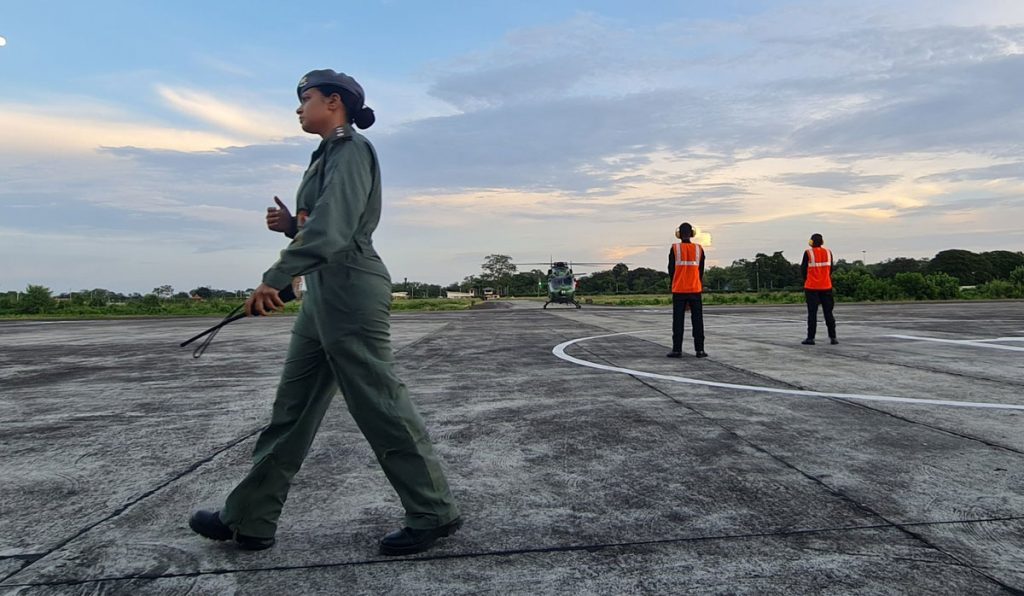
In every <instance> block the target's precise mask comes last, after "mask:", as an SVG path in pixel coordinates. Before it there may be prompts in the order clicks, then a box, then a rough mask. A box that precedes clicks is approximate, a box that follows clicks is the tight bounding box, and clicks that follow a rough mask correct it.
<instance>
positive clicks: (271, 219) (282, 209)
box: [267, 197, 295, 235]
mask: <svg viewBox="0 0 1024 596" xmlns="http://www.w3.org/2000/svg"><path fill="white" fill-rule="evenodd" d="M274 202H275V203H277V207H267V229H268V230H270V231H272V232H281V233H282V234H285V235H288V234H291V233H293V232H294V231H295V218H294V217H292V213H291V211H288V207H287V206H286V205H285V204H284V203H282V202H281V199H279V198H277V197H274Z"/></svg>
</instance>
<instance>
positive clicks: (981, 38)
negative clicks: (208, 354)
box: [0, 0, 1024, 281]
mask: <svg viewBox="0 0 1024 596" xmlns="http://www.w3.org/2000/svg"><path fill="white" fill-rule="evenodd" d="M1022 23H1024V5H1022V4H1020V3H1017V2H999V1H997V0H990V1H986V0H979V1H978V2H972V3H969V4H965V3H961V2H952V1H950V0H935V1H928V2H925V1H924V0H920V1H919V0H906V1H904V2H900V3H895V4H892V3H887V2H880V1H877V0H864V1H863V2H858V3H856V4H851V3H849V2H845V1H842V2H839V1H833V0H823V1H821V2H814V3H811V2H792V3H787V4H785V5H780V4H778V3H776V4H774V5H771V6H767V5H766V6H765V7H764V10H760V11H758V12H756V13H752V14H749V15H747V16H743V17H737V18H733V19H729V18H720V19H717V20H702V21H696V20H693V19H679V20H675V21H671V20H667V21H664V22H659V23H656V24H643V23H641V22H639V21H630V20H615V19H611V18H606V17H602V16H600V15H595V14H579V15H577V16H575V17H573V18H570V19H568V20H566V21H564V22H560V23H548V24H546V25H544V26H540V27H532V28H525V29H519V30H514V31H509V32H507V33H506V34H505V35H503V36H502V37H501V38H499V39H495V40H494V41H493V42H492V43H491V44H490V45H489V46H478V47H476V48H475V49H474V50H473V51H471V52H467V53H465V54H464V55H461V56H457V57H455V58H452V59H445V60H438V59H437V58H433V57H431V58H428V59H430V60H432V61H431V62H429V63H424V64H423V65H422V66H421V69H420V70H419V71H418V72H416V73H414V74H413V75H409V76H402V77H384V76H381V77H380V78H378V79H376V80H375V79H373V78H369V79H366V80H364V81H363V82H364V83H365V84H366V87H367V90H368V92H369V93H370V98H369V100H370V102H369V103H370V104H371V105H373V106H374V107H375V108H377V109H378V118H379V121H378V125H377V126H375V127H374V128H372V129H370V130H369V131H367V132H366V134H367V136H368V137H369V138H370V139H371V140H373V142H374V143H375V145H376V146H377V149H378V152H379V155H380V158H381V166H382V172H383V182H384V191H385V213H384V219H383V221H382V226H381V228H380V231H379V232H378V234H377V244H378V246H379V247H380V248H381V250H382V252H383V253H384V254H385V258H386V260H387V261H388V263H389V266H391V269H392V272H393V273H395V274H396V276H409V277H410V278H412V277H413V276H416V279H424V280H428V279H429V280H434V281H451V280H452V279H454V278H458V277H461V276H462V275H465V274H467V273H472V272H475V271H477V270H478V267H479V261H480V257H481V256H482V255H483V254H487V253H489V252H502V253H505V254H512V255H513V256H515V257H516V258H518V259H520V260H537V261H543V260H546V259H547V258H548V257H549V256H550V255H555V256H558V255H561V258H573V259H577V260H583V259H598V258H609V259H612V260H616V259H626V258H628V259H630V261H631V262H634V265H631V267H633V266H650V267H653V268H657V269H661V268H662V267H663V263H662V261H663V260H664V255H663V253H665V252H666V251H667V246H668V244H670V243H671V242H672V236H671V231H672V229H673V228H674V226H676V225H678V223H679V222H680V221H683V220H688V221H691V222H692V223H695V224H696V225H697V226H698V227H700V228H701V229H702V230H704V231H706V232H707V233H709V234H711V235H713V236H714V240H715V246H714V247H713V248H714V257H715V259H716V260H721V261H723V262H728V261H730V260H732V259H736V258H743V257H749V256H751V255H753V254H754V253H756V252H766V253H771V252H773V251H775V250H784V251H786V254H789V255H793V254H799V251H800V250H802V246H803V242H804V240H805V239H806V237H807V236H808V234H809V233H811V232H813V231H821V232H822V233H824V234H825V235H826V238H828V239H829V242H830V244H832V245H833V246H834V247H835V248H836V249H837V250H838V251H842V252H843V253H845V254H851V253H852V254H854V256H855V257H858V258H859V255H860V251H861V250H868V251H870V253H871V254H872V255H876V257H877V258H882V257H883V256H886V255H888V256H895V255H897V254H905V255H907V256H930V255H931V254H934V252H936V251H937V250H941V249H942V248H948V247H949V243H950V242H952V241H953V239H958V241H960V240H964V241H965V242H966V239H968V238H972V236H971V234H972V233H973V234H975V235H976V236H977V238H976V244H974V245H969V246H967V247H968V248H970V247H971V246H976V247H986V246H990V245H997V244H998V241H999V240H998V238H994V237H992V235H993V234H1003V236H1001V238H1002V239H1003V242H1004V244H1003V246H1002V247H1003V248H1005V247H1006V245H1005V242H1009V241H1011V240H1012V239H1015V238H1017V239H1019V238H1020V235H1019V234H1016V233H1014V232H1012V230H1011V229H1010V228H1011V227H1012V226H1010V225H1009V224H1007V222H1011V221H1018V220H1020V219H1021V218H1024V204H1022V202H1021V200H1020V199H1021V197H1024V185H1022V183H1021V182H1022V175H1024V165H1022V164H1024V146H1022V145H1021V144H1020V142H1019V139H1020V138H1021V136H1022V133H1024V106H1021V105H1020V102H1019V98H1020V97H1021V96H1022V95H1024V26H1022ZM207 66H209V67H212V68H217V67H218V65H217V64H214V63H212V62H210V63H208V64H207ZM220 66H223V67H224V68H221V70H222V71H225V72H230V70H231V65H220ZM235 74H236V75H237V76H245V75H246V74H252V75H254V76H257V77H258V76H259V74H260V73H244V72H237V73H235ZM155 80H168V79H160V78H157V79H155ZM157 92H158V98H159V100H160V101H162V102H163V105H162V106H161V107H164V108H170V109H171V110H174V114H173V116H174V117H176V118H178V119H180V118H181V117H184V118H186V120H185V121H184V122H185V124H184V125H183V126H184V128H182V127H175V126H171V125H164V124H154V122H155V121H156V120H155V118H156V117H155V116H153V117H149V118H144V117H142V116H138V115H134V114H133V113H132V112H128V113H127V114H128V115H125V114H124V113H121V112H122V111H121V110H120V109H119V108H118V106H116V105H105V106H104V105H99V106H97V105H91V104H88V103H86V104H85V108H84V109H82V108H81V104H80V103H77V104H76V105H77V106H78V109H77V110H76V109H73V108H74V106H72V105H70V104H69V105H67V106H63V107H61V106H56V107H55V108H54V109H52V110H50V111H47V110H43V111H42V118H40V110H38V109H36V107H35V106H20V107H19V109H18V111H16V112H12V111H11V109H10V108H11V106H10V105H7V106H4V105H0V141H3V142H4V143H5V144H7V145H11V146H17V147H19V148H20V147H30V146H33V145H32V143H37V144H38V147H39V148H50V147H56V146H59V145H60V144H61V143H65V144H66V145H67V146H74V147H76V148H77V149H82V148H89V149H92V148H96V147H100V146H104V147H105V148H104V149H102V150H98V151H94V152H92V157H93V158H94V161H90V162H88V164H86V162H82V161H74V160H72V161H68V162H63V161H60V160H58V159H56V158H51V161H52V163H50V164H48V165H46V164H43V165H40V164H35V165H32V164H30V163H28V162H24V163H20V164H15V163H14V162H13V161H10V160H9V161H8V163H6V164H5V165H3V166H0V179H4V180H5V182H6V183H7V184H6V186H7V187H8V188H7V190H6V193H4V192H3V191H0V200H2V201H4V202H9V203H14V204H25V203H26V201H25V197H27V196H30V197H33V198H34V200H38V201H39V202H40V204H50V203H55V204H59V205H61V207H60V210H66V211H68V212H70V213H73V214H74V216H75V217H77V218H80V219H85V220H90V221H91V220H92V219H95V218H100V217H103V216H104V215H106V216H108V217H110V216H111V214H115V213H116V214H118V215H117V217H119V218H123V220H122V219H118V222H119V224H120V223H121V222H122V221H127V219H128V218H132V219H133V221H134V222H135V224H136V225H138V226H140V227H142V228H147V229H154V230H156V229H159V225H160V224H165V225H167V226H180V227H183V228H187V229H188V230H189V233H192V232H198V233H199V234H200V235H203V234H207V235H209V236H210V237H211V238H221V239H222V240H217V241H213V240H211V242H212V244H210V245H209V246H210V249H211V250H224V251H228V250H229V248H230V247H231V246H241V245H246V243H248V242H263V241H262V240H260V241H253V240H251V239H250V236H247V234H253V233H256V232H255V231H254V230H252V228H249V227H246V226H248V225H249V224H245V225H238V223H239V222H244V221H249V220H248V219H247V218H256V220H257V223H256V224H255V225H256V227H259V224H258V220H259V218H260V212H261V211H262V208H263V207H264V206H265V205H266V204H267V201H268V200H269V197H271V196H273V195H274V194H278V195H280V196H284V195H287V196H290V195H291V194H292V192H293V191H294V188H295V186H296V185H297V183H298V178H299V175H300V173H301V170H302V169H303V168H304V166H305V164H306V163H307V160H308V155H309V152H310V151H311V150H312V149H313V148H314V147H315V144H316V143H315V139H309V138H296V137H293V136H292V135H294V134H295V133H296V132H297V128H296V127H294V126H293V125H289V122H288V118H289V117H290V111H288V110H282V109H281V108H276V107H273V106H272V103H273V102H272V101H270V100H267V101H266V102H264V107H260V108H258V109H251V108H249V107H244V106H243V107H239V106H238V105H236V104H234V103H233V102H232V101H230V100H229V99H225V98H230V97H231V95H229V94H224V93H221V92H220V90H216V89H196V88H190V87H187V86H170V85H163V86H160V87H158V91H157ZM255 100H256V101H259V97H258V96H255ZM66 114H74V116H75V118H74V119H72V118H68V117H65V115H66ZM265 114H273V116H271V117H268V116H266V115H265ZM46 118H53V120H52V121H50V122H49V123H45V121H46ZM41 121H42V122H44V124H45V126H43V128H42V129H41V131H42V133H43V134H39V132H40V129H37V127H36V123H37V122H41ZM28 122H31V126H29V125H28V124H27V123H28ZM79 124H81V126H79ZM11 126H15V127H19V128H15V129H13V130H14V131H15V132H13V133H12V132H10V131H11V130H12V129H11ZM37 150H41V149H37ZM15 153H16V152H14V151H12V152H10V155H11V156H14V155H15ZM10 159H14V158H13V157H11V158H10ZM19 159H20V158H19ZM61 159H63V158H61ZM58 161H60V163H57V162H58ZM66 164H70V165H66ZM62 165H64V167H62ZM56 172H61V176H59V177H56V176H55V175H54V174H55V173H56ZM104 177H106V178H107V180H106V181H105V180H104ZM55 178H60V180H61V181H59V182H58V181H57V180H56V179H55ZM110 180H115V181H116V184H111V183H110ZM39 187H42V188H39ZM33 188H36V189H37V190H40V191H41V192H39V194H33V195H29V194H26V193H27V192H28V191H30V190H32V189H33ZM42 191H45V192H42ZM18 211H19V212H20V211H24V210H22V209H19V210H18ZM56 211H57V208H56V207H55V208H53V212H54V217H60V216H59V214H57V213H56ZM48 213H50V212H48ZM61 221H64V220H61ZM24 225H26V226H28V225H31V224H29V223H26V224H24ZM126 225H127V224H126ZM172 237H173V234H168V236H167V238H172ZM188 238H189V239H188V240H182V241H181V242H179V244H178V245H183V244H184V243H186V242H191V239H190V238H191V237H188ZM273 240H275V239H268V240H266V246H270V244H272V242H273ZM168 242H170V243H172V244H173V241H171V240H168ZM216 242H222V244H217V243H216ZM662 243H663V244H662ZM424 247H429V249H427V248H424ZM477 253H479V255H477ZM224 254H227V252H225V253H224ZM239 254H241V253H239ZM239 258H241V257H239ZM254 261H260V259H254ZM239 262H240V263H241V262H242V261H239ZM260 262H261V263H262V261H260ZM248 263H249V262H248V261H246V266H249V264H248Z"/></svg>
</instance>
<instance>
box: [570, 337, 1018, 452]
mask: <svg viewBox="0 0 1024 596" xmlns="http://www.w3.org/2000/svg"><path fill="white" fill-rule="evenodd" d="M631 337H634V338H635V339H638V340H640V341H643V342H647V343H653V344H655V345H659V346H660V344H657V343H656V342H654V341H652V340H649V339H644V338H642V337H638V336H631ZM756 343H761V344H763V345H771V346H779V344H773V343H771V342H764V341H759V342H756ZM577 345H578V344H577ZM780 347H781V346H780ZM580 349H583V350H585V351H586V352H588V353H589V354H592V355H594V356H595V357H597V358H603V357H602V356H601V355H600V354H595V353H594V352H593V351H591V350H590V349H588V348H584V347H583V346H580ZM830 355H831V354H830ZM844 357H846V358H857V357H856V356H844ZM863 360H866V361H869V362H873V363H875V364H887V363H885V362H880V361H874V360H867V359H863ZM605 362H607V363H608V364H609V365H613V366H614V363H612V362H611V361H609V360H607V359H605ZM713 362H714V363H715V364H718V365H720V366H723V367H725V368H728V369H729V370H732V371H734V372H738V373H742V374H744V375H748V376H752V377H754V378H757V379H760V380H762V381H766V382H770V383H774V384H777V385H780V386H782V387H783V388H788V389H799V390H801V391H818V390H817V389H814V388H811V387H807V386H804V385H799V384H797V383H791V382H788V381H782V380H779V379H776V378H774V377H771V376H769V375H766V374H763V373H759V372H755V371H752V370H748V369H745V368H743V367H740V366H736V365H733V364H729V363H727V362H721V361H719V360H714V361H713ZM898 366H903V367H906V368H911V369H914V370H929V369H926V368H918V367H913V366H910V365H905V364H901V365H898ZM929 372H942V371H930V370H929ZM947 374H950V375H953V376H962V377H966V378H968V379H972V380H976V378H975V377H971V376H968V375H960V374H958V373H947ZM630 376H632V375H630ZM634 378H636V377H634ZM977 380H982V379H977ZM996 383H997V384H998V382H996ZM645 384H646V383H645ZM821 398H822V399H827V400H830V401H833V402H836V403H841V404H846V405H849V406H854V407H857V408H862V409H864V410H868V411H871V412H875V413H877V414H882V415H885V416H888V417H890V418H895V419H896V420H900V421H902V422H906V423H907V424H913V425H917V426H922V427H924V428H928V429H931V430H934V431H936V432H939V433H942V434H946V435H950V436H954V437H958V438H961V439H966V440H968V441H974V442H977V443H981V444H982V445H985V446H986V447H990V448H992V449H1001V450H1004V451H1009V452H1010V453H1014V454H1016V455H1024V450H1021V449H1017V448H1016V447H1011V446H1009V445H1003V444H1001V443H995V442H992V441H989V440H987V439H983V438H981V437H977V436H974V435H969V434H966V433H961V432H957V431H954V430H949V429H947V428H943V427H941V426H936V425H934V424H929V423H927V422H922V421H920V420H913V419H911V418H908V417H906V416H901V415H899V414H895V413H893V412H888V411H886V410H883V409H881V408H880V407H878V406H873V405H871V404H866V403H862V402H859V401H857V400H852V399H843V398H841V397H833V396H828V395H823V396H821Z"/></svg>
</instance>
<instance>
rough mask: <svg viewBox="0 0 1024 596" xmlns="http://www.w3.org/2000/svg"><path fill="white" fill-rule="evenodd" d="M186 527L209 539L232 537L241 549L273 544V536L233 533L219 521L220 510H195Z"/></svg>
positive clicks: (259, 548)
mask: <svg viewBox="0 0 1024 596" xmlns="http://www.w3.org/2000/svg"><path fill="white" fill-rule="evenodd" d="M188 527H190V528H192V531H193V532H195V533H196V534H199V535H200V536H203V537H205V538H209V539H210V540H220V541H224V540H231V539H232V538H234V539H235V542H237V543H238V548H240V549H242V550H263V549H266V548H270V547H272V546H274V539H273V538H258V537H256V536H246V535H244V534H235V531H234V530H232V529H231V528H229V527H228V526H227V524H225V523H224V522H222V521H220V511H196V512H195V513H193V514H192V518H191V519H189V520H188Z"/></svg>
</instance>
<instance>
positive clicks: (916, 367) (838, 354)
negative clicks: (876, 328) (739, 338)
mask: <svg viewBox="0 0 1024 596" xmlns="http://www.w3.org/2000/svg"><path fill="white" fill-rule="evenodd" d="M743 339H744V341H748V342H751V343H756V344H761V345H764V346H773V347H776V348H795V347H796V346H793V345H789V344H780V343H775V342H771V341H767V340H763V339H747V338H743ZM828 355H829V356H830V357H832V356H836V357H839V358H846V359H849V360H856V361H858V362H870V363H872V364H884V365H887V366H898V367H902V368H909V369H911V370H923V371H926V372H930V373H934V374H937V375H949V376H951V377H960V378H962V379H969V380H971V381H985V382H987V383H993V384H996V385H1013V386H1016V387H1024V382H1019V381H1013V380H1007V379H993V378H990V377H982V376H979V375H970V374H967V373H962V372H956V371H951V370H942V369H938V368H931V367H928V366H919V365H914V364H903V363H901V362H890V361H887V360H878V359H874V358H868V357H865V356H863V355H859V354H845V353H843V352H837V351H835V350H832V351H830V352H829V353H828Z"/></svg>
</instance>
